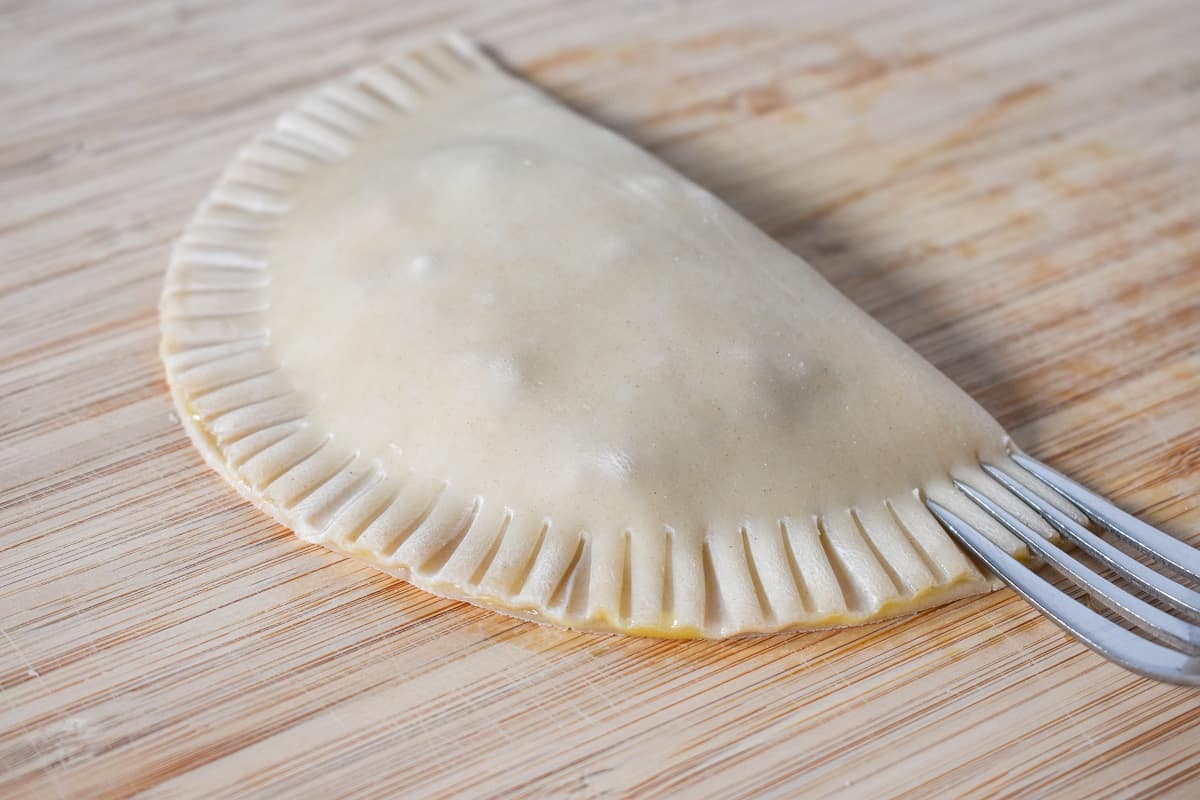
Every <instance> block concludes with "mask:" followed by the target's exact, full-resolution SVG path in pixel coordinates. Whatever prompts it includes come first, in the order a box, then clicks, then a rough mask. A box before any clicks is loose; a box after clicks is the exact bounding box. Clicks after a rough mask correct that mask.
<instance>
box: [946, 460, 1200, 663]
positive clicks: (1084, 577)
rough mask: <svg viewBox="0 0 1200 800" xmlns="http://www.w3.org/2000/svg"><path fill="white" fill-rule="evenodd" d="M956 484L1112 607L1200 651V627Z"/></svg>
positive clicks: (1161, 637)
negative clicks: (1131, 590)
mask: <svg viewBox="0 0 1200 800" xmlns="http://www.w3.org/2000/svg"><path fill="white" fill-rule="evenodd" d="M954 485H955V486H957V487H958V488H959V491H961V492H962V493H963V494H965V495H966V496H967V497H969V498H971V500H973V501H974V502H975V505H977V506H979V507H980V508H982V509H983V510H984V511H986V512H987V513H988V514H990V515H991V516H992V517H993V518H994V519H995V520H996V521H997V522H999V523H1000V524H1001V525H1003V526H1004V527H1006V528H1008V529H1009V530H1010V531H1012V532H1013V535H1015V536H1016V537H1017V538H1019V539H1020V540H1021V541H1023V542H1025V544H1027V545H1029V549H1030V550H1032V551H1034V552H1035V553H1036V554H1037V555H1038V556H1040V557H1041V558H1042V559H1043V560H1045V561H1047V562H1049V563H1051V564H1053V565H1054V566H1055V568H1057V569H1058V571H1059V572H1061V573H1062V574H1063V575H1065V576H1066V577H1068V578H1070V579H1071V581H1073V582H1074V583H1075V584H1077V585H1078V586H1079V587H1080V588H1082V589H1085V590H1086V591H1087V592H1088V593H1089V594H1091V595H1092V596H1093V597H1095V598H1096V599H1097V600H1098V601H1100V602H1101V603H1103V604H1104V605H1105V606H1107V607H1108V608H1111V609H1112V610H1113V611H1115V612H1116V613H1118V614H1120V615H1121V616H1122V617H1125V618H1126V619H1128V620H1129V621H1130V622H1132V623H1134V624H1136V625H1137V626H1138V627H1140V628H1142V630H1144V631H1146V632H1147V633H1149V634H1151V635H1152V636H1154V637H1155V638H1156V639H1159V640H1161V641H1164V642H1166V643H1167V644H1169V645H1171V646H1173V647H1176V648H1178V649H1180V650H1182V651H1184V652H1186V653H1188V654H1190V655H1200V627H1196V626H1195V625H1192V624H1191V623H1189V622H1187V621H1185V620H1182V619H1179V618H1178V617H1173V616H1171V615H1170V614H1168V613H1167V612H1165V611H1163V610H1162V609H1161V608H1155V607H1154V606H1152V605H1150V604H1149V603H1147V602H1146V601H1145V600H1143V599H1141V598H1140V597H1135V596H1134V595H1132V594H1130V593H1129V592H1127V591H1125V590H1124V589H1122V588H1121V587H1120V586H1117V585H1116V584H1115V583H1113V582H1112V581H1110V580H1108V579H1107V578H1104V577H1103V576H1101V575H1097V574H1096V573H1095V572H1094V571H1093V570H1091V569H1090V568H1088V567H1087V565H1085V564H1084V563H1083V562H1081V561H1079V560H1078V559H1076V558H1075V557H1074V556H1071V555H1070V554H1068V553H1067V552H1066V551H1065V550H1063V549H1061V548H1060V547H1058V545H1055V544H1053V543H1051V542H1048V541H1046V540H1045V539H1043V538H1042V537H1041V536H1039V535H1038V534H1037V532H1036V531H1034V530H1033V529H1032V528H1030V527H1029V526H1028V525H1026V524H1025V523H1023V522H1021V520H1019V519H1017V518H1016V517H1015V516H1013V515H1012V514H1010V513H1008V512H1007V511H1005V510H1004V509H1003V508H1001V507H1000V506H999V505H997V504H996V503H995V502H993V501H992V500H990V499H989V498H988V497H986V496H985V495H983V494H981V493H980V492H979V491H977V490H976V489H973V488H971V487H970V486H968V485H967V484H965V483H963V482H961V481H955V482H954Z"/></svg>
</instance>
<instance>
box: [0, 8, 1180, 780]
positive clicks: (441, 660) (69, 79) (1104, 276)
mask: <svg viewBox="0 0 1200 800" xmlns="http://www.w3.org/2000/svg"><path fill="white" fill-rule="evenodd" d="M448 27H459V28H462V29H464V30H466V31H467V32H469V33H471V34H473V35H475V36H477V37H479V38H480V39H481V40H482V41H484V42H485V43H487V45H489V46H490V47H491V48H492V49H493V50H494V51H495V52H496V53H497V54H499V55H500V56H501V57H502V58H503V59H504V60H505V61H506V62H507V63H508V64H510V65H511V66H512V67H513V68H514V69H515V70H517V71H519V72H521V73H522V74H525V75H527V76H529V77H530V78H532V79H533V80H535V81H537V82H539V83H541V84H542V85H544V86H546V87H548V88H549V89H551V90H552V91H554V92H556V93H557V94H559V95H560V96H562V97H563V98H565V99H566V100H568V101H569V102H570V103H572V104H574V105H576V106H577V107H579V108H580V109H582V110H583V111H585V112H586V113H588V114H590V115H592V116H594V117H595V118H597V119H599V120H601V121H603V122H605V123H607V124H609V125H611V126H612V127H614V128H616V129H617V130H619V131H621V132H622V133H624V134H626V135H628V136H629V137H631V138H632V139H634V140H635V141H637V142H639V143H642V144H644V145H646V146H647V147H649V148H651V149H653V150H654V151H656V152H657V153H659V154H660V155H661V156H662V157H663V158H664V159H666V160H667V161H668V162H669V163H671V164H673V165H675V166H677V167H678V168H679V169H680V170H682V171H683V172H685V173H687V174H688V175H690V176H692V177H693V178H695V179H696V180H697V181H699V182H700V183H702V184H704V185H705V186H707V187H709V188H711V189H712V190H713V191H715V192H716V193H717V194H718V195H720V196H721V197H723V198H724V199H725V200H727V201H728V202H729V203H731V204H732V205H733V206H735V207H736V208H738V209H739V210H740V211H742V212H743V213H744V214H746V215H747V216H748V217H749V218H750V219H752V220H753V221H755V222H756V223H758V224H760V225H761V226H763V227H764V228H765V229H766V230H767V231H769V232H770V233H771V234H773V235H775V236H776V237H778V238H779V239H781V240H782V241H783V242H784V243H785V244H786V245H787V246H789V247H791V248H793V249H794V250H795V251H796V252H798V253H800V254H801V255H803V256H805V257H806V258H808V259H809V260H810V261H811V262H812V263H813V264H814V265H815V266H816V267H817V268H818V269H819V270H821V271H822V272H823V273H824V274H825V275H827V276H828V277H829V278H830V279H831V280H832V281H833V282H834V283H835V284H837V285H838V286H839V287H840V288H841V289H842V290H843V291H845V292H846V293H847V294H848V295H850V296H851V297H852V298H853V299H854V300H856V301H857V302H858V303H860V304H861V305H863V306H864V307H865V308H866V309H867V310H868V311H870V312H871V313H872V314H874V315H876V316H877V317H878V318H879V319H881V320H882V321H883V322H884V323H885V324H887V325H888V326H889V327H891V328H892V329H893V330H894V331H896V332H897V333H898V334H899V335H900V336H901V337H903V338H904V339H905V340H906V341H908V342H909V343H911V344H912V345H913V346H914V347H915V348H916V349H917V350H919V351H920V352H921V353H923V354H924V355H925V356H926V357H928V358H929V359H930V360H932V361H933V362H934V363H935V364H937V365H938V366H939V367H940V368H941V369H943V370H944V371H945V372H946V373H947V374H949V375H950V376H951V377H952V378H953V379H954V380H956V381H958V382H959V383H960V384H961V385H962V386H964V387H965V388H966V389H967V390H968V391H969V392H971V393H972V394H973V395H974V396H975V397H976V398H978V399H979V400H980V401H981V402H982V403H983V404H984V405H985V406H986V407H987V408H988V409H989V410H990V411H991V412H992V413H994V414H995V415H996V416H997V417H998V418H999V419H1000V420H1001V422H1002V423H1004V425H1005V426H1006V427H1007V428H1008V429H1009V430H1010V431H1011V432H1012V434H1013V436H1014V437H1015V439H1016V440H1017V441H1018V442H1019V443H1020V444H1021V445H1022V446H1023V447H1025V448H1026V449H1028V450H1029V451H1031V452H1032V453H1033V454H1035V455H1037V456H1040V457H1042V458H1043V459H1045V460H1047V461H1049V462H1050V463H1052V464H1054V465H1056V466H1058V467H1060V468H1062V469H1064V470H1065V471H1068V472H1070V473H1072V474H1073V475H1075V476H1076V477H1078V478H1079V479H1081V480H1083V481H1085V482H1087V483H1088V484H1090V485H1092V486H1093V487H1095V488H1097V489H1099V490H1100V491H1102V492H1104V493H1106V494H1108V495H1110V496H1112V497H1114V498H1115V499H1116V500H1117V501H1118V502H1120V503H1121V504H1123V505H1124V506H1125V507H1127V508H1129V509H1131V510H1133V511H1134V512H1136V513H1138V514H1141V515H1144V516H1145V517H1146V518H1147V519H1149V520H1150V521H1152V522H1154V523H1155V524H1159V525H1162V526H1164V527H1165V528H1166V529H1167V530H1169V531H1172V532H1174V533H1176V534H1178V535H1180V536H1183V537H1186V538H1189V539H1191V540H1192V541H1197V540H1198V539H1200V406H1198V404H1197V393H1198V392H1200V228H1198V226H1200V46H1198V45H1197V42H1200V6H1197V5H1196V4H1195V3H1183V2H1162V1H1158V2H1138V3H1129V2H1120V1H1115V2H1091V1H1090V0H1089V1H1088V2H1052V3H1028V4H1018V3H1009V2H1003V0H970V2H957V3H940V4H934V3H903V2H894V1H891V0H881V1H880V2H872V3H861V2H845V1H844V0H831V1H830V2H804V3H800V2H761V3H760V2H746V0H741V1H740V2H686V1H685V0H676V1H674V2H657V3H651V2H636V3H635V2H592V3H581V2H567V0H556V1H554V2H547V1H546V0H541V1H540V2H533V1H532V0H531V1H530V2H511V3H476V4H468V3H465V2H458V3H443V2H433V1H432V0H430V1H428V2H404V3H399V2H389V3H367V2H336V3H332V2H330V3H321V2H313V3H306V4H300V3H295V4H291V3H236V2H234V3H222V2H214V3H202V2H195V3H190V2H159V3H155V2H115V3H108V2H106V3H101V2H90V3H78V2H58V1H57V0H39V1H38V2H20V1H19V0H17V2H3V3H0V266H2V272H0V548H2V549H0V626H2V634H3V635H2V636H0V796H3V797H24V796H30V797H55V796H62V797H121V796H126V795H130V794H136V793H144V794H145V795H147V796H151V797H205V798H209V797H232V796H239V797H264V798H273V797H322V798H325V797H333V796H358V797H381V796H383V797H417V796H430V797H435V796H441V797H448V796H464V797H473V796H480V797H483V796H487V797H498V796H504V797H517V796H529V797H613V796H633V797H657V796H666V795H675V796H687V797H713V798H730V797H752V796H763V795H775V796H786V797H796V796H814V797H830V796H837V797H847V798H864V797H913V798H924V797H930V796H936V795H941V796H952V797H980V798H982V797H999V796H1011V797H1022V798H1025V797H1135V796H1137V797H1141V796H1152V795H1160V794H1161V795H1164V796H1170V795H1173V796H1177V797H1197V796H1200V693H1197V692H1196V691H1189V690H1184V689H1179V688H1172V687H1168V686H1164V685H1159V684H1155V683H1152V682H1150V681H1147V680H1144V679H1141V678H1137V677H1135V676H1133V675H1131V674H1129V673H1127V672H1124V671H1123V670H1121V669H1119V668H1117V667H1115V666H1112V665H1110V664H1108V663H1106V662H1105V661H1103V660H1102V659H1100V658H1099V657H1098V656H1095V655H1093V654H1092V653H1090V652H1089V651H1087V650H1085V649H1084V648H1083V647H1081V646H1080V645H1078V644H1075V643H1074V642H1073V641H1071V640H1070V639H1068V638H1067V637H1066V636H1065V635H1064V634H1063V633H1061V632H1060V631H1059V630H1058V629H1057V628H1055V627H1054V626H1053V625H1052V624H1050V623H1049V622H1047V621H1046V620H1044V619H1042V618H1041V617H1040V616H1039V615H1038V614H1037V613H1035V612H1034V611H1032V610H1030V609H1029V608H1028V607H1027V606H1026V605H1025V604H1024V603H1023V602H1022V601H1020V600H1019V599H1018V598H1016V597H1015V596H1014V595H1013V594H1012V593H1011V592H1009V591H1001V592H997V593H995V594H992V595H989V596H986V597H980V598H975V599H970V600H965V601H961V602H958V603H955V604H953V605H950V606H947V607H943V608H940V609H936V610H933V611H929V612H927V613H924V614H921V615H919V616H917V617H915V618H912V619H907V620H900V621H893V622H888V623H883V624H878V625H873V626H868V627H862V628H854V629H849V630H840V631H828V632H819V633H808V634H801V635H792V636H771V637H766V638H758V639H752V640H743V641H730V642H664V641H653V640H646V639H632V638H620V637H601V636H594V635H581V634H576V633H571V632H567V631H562V630H556V629H548V628H540V627H538V626H536V625H533V624H529V623H523V622H517V621H514V620H511V619H508V618H505V617H501V616H497V615H495V614H491V613H488V612H486V611H481V610H478V609H475V608H472V607H470V606H466V605H462V604H459V603H454V602H449V601H445V600H440V599H437V598H434V597H430V596H428V595H426V594H423V593H421V592H420V591H417V590H414V589H412V588H411V587H409V586H407V585H405V584H403V583H400V582H398V581H396V580H393V579H390V578H387V577H385V576H383V575H380V574H377V573H375V572H373V571H371V570H370V569H368V568H366V567H362V566H359V565H357V564H355V563H353V562H350V561H347V560H344V559H342V558H340V557H338V556H335V555H333V554H331V553H328V552H325V551H324V550H321V549H319V548H317V547H313V546H307V545H304V544H302V543H300V542H299V541H298V540H296V539H294V538H293V537H292V536H291V534H289V533H288V532H287V531H286V530H284V529H283V528H281V527H280V526H279V525H276V524H275V523H273V522H271V521H270V520H269V519H267V518H266V517H265V516H263V515H262V514H261V513H259V512H257V511H256V510H255V509H253V508H251V507H250V506H249V505H247V504H246V503H245V502H242V501H241V500H240V499H238V497H237V496H236V495H235V494H234V492H232V491H231V490H230V489H228V488H226V486H225V485H224V484H223V483H222V482H221V481H220V479H218V478H217V476H216V475H214V474H213V473H212V472H210V471H209V470H208V469H207V468H205V467H204V465H203V464H202V463H201V460H200V457H199V456H198V455H197V454H196V453H195V452H193V450H192V448H191V447H190V446H189V444H188V442H187V440H186V439H185V437H184V434H183V432H182V430H181V429H180V427H179V425H178V422H177V420H176V419H175V418H174V417H173V416H172V413H171V406H170V403H169V401H168V398H167V394H166V391H165V387H164V383H163V375H162V370H161V368H160V366H159V362H158V358H157V355H156V347H157V331H156V303H157V296H158V292H159V287H160V281H161V275H162V271H163V267H164V264H165V262H166V258H167V252H168V248H169V245H170V242H171V240H172V238H173V237H174V236H175V235H176V234H177V232H178V231H179V230H180V228H181V227H182V225H183V224H184V222H185V221H186V219H187V218H188V215H189V213H190V211H191V209H192V207H193V206H194V204H195V203H197V202H198V201H199V200H200V198H201V197H202V196H203V195H204V193H205V191H206V189H207V187H208V185H209V183H210V182H211V181H212V180H213V179H214V178H215V176H216V175H217V173H218V171H219V170H220V168H221V166H222V165H223V163H224V162H225V161H226V160H227V159H228V158H229V157H230V156H231V155H232V153H233V152H234V150H235V149H236V148H237V146H238V145H239V144H240V143H242V142H244V141H245V140H247V139H248V137H250V136H251V135H252V134H253V133H254V132H256V131H257V130H259V129H261V128H263V127H264V126H265V125H267V124H268V123H269V122H270V120H271V119H272V118H273V116H274V115H275V114H276V113H277V112H279V111H281V110H282V109H284V108H285V107H287V106H288V105H289V104H291V103H292V102H293V101H294V100H295V99H296V98H297V97H298V96H299V95H300V93H302V92H304V91H305V89H306V88H307V87H310V86H312V85H313V84H315V83H318V82H320V81H322V80H325V79H328V78H331V77H334V76H337V75H340V74H342V73H345V72H347V71H349V70H351V69H352V68H354V67H355V66H357V65H359V64H360V63H364V62H368V61H371V60H373V59H376V58H378V57H381V56H384V55H386V54H388V53H393V52H396V51H398V50H400V49H402V48H403V47H404V46H405V44H406V43H408V42H409V41H411V40H412V38H413V37H414V36H423V35H426V34H428V33H431V32H433V31H436V30H439V29H444V28H448Z"/></svg>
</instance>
